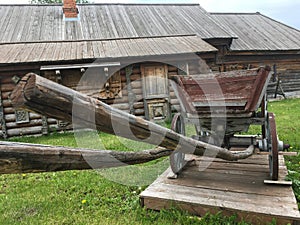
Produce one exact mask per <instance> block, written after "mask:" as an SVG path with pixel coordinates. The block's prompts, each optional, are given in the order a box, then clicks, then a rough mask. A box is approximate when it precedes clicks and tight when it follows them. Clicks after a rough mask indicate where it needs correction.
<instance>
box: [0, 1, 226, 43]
mask: <svg viewBox="0 0 300 225" xmlns="http://www.w3.org/2000/svg"><path fill="white" fill-rule="evenodd" d="M78 8H79V17H80V20H79V21H64V19H63V12H62V5H61V4H60V5H33V4H30V5H0V16H1V18H2V19H1V20H0V30H1V32H0V42H1V43H11V42H37V41H65V40H95V39H118V38H133V37H134V38H137V37H154V36H173V35H187V34H188V35H190V34H196V35H198V36H200V37H201V38H203V39H210V38H229V39H230V38H231V35H230V34H228V33H227V32H226V30H225V29H223V28H222V27H220V26H219V25H218V24H217V23H216V21H215V20H214V19H213V17H212V16H211V15H210V14H209V13H208V12H206V11H205V10H204V9H203V8H201V7H200V5H198V4H82V5H80V4H78Z"/></svg>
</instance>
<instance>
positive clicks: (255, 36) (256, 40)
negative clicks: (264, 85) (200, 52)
mask: <svg viewBox="0 0 300 225" xmlns="http://www.w3.org/2000/svg"><path fill="white" fill-rule="evenodd" d="M211 15H212V16H213V17H214V18H215V19H216V20H217V21H218V24H219V25H220V26H223V28H224V29H226V30H227V31H228V32H229V33H231V35H232V36H237V37H238V38H237V39H234V40H233V42H232V45H231V47H230V49H231V50H232V51H281V50H285V51H287V50H299V49H300V31H299V30H297V29H295V28H292V27H289V26H287V25H285V24H283V23H280V22H278V21H276V20H273V19H271V18H269V17H267V16H264V15H262V14H260V13H211Z"/></svg>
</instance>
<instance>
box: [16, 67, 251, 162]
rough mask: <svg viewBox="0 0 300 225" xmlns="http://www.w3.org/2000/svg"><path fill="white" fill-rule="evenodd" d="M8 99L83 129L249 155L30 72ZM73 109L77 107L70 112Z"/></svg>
mask: <svg viewBox="0 0 300 225" xmlns="http://www.w3.org/2000/svg"><path fill="white" fill-rule="evenodd" d="M10 99H11V101H12V104H13V106H14V107H15V108H26V109H30V110H33V111H35V112H38V113H40V114H43V115H45V116H48V117H53V118H56V119H59V120H65V121H68V122H72V121H73V124H74V121H80V124H81V126H82V125H84V126H85V127H86V128H92V129H93V128H96V129H97V130H98V131H102V132H106V133H109V134H114V135H118V136H121V137H125V138H128V139H132V140H138V141H143V142H147V143H149V144H154V145H158V146H160V147H164V148H167V149H170V150H175V149H177V150H178V151H181V152H184V153H190V154H196V155H204V154H205V152H206V151H208V152H209V154H208V155H209V156H211V157H219V158H222V159H226V160H238V159H243V158H247V157H249V156H250V155H252V154H253V152H249V151H246V154H233V153H232V152H230V151H229V150H227V149H224V148H220V147H218V146H214V145H210V144H207V143H204V142H201V141H196V140H194V139H191V138H188V137H185V136H183V135H180V134H178V133H176V132H174V131H172V130H170V129H167V128H165V127H162V126H159V125H157V124H155V123H152V122H150V121H147V120H144V119H141V118H139V117H136V116H134V115H130V114H128V113H126V112H124V111H120V110H116V109H114V108H113V107H111V106H109V105H107V104H105V103H103V102H101V101H99V100H97V99H94V98H91V97H88V96H86V95H84V94H81V93H79V92H77V91H75V90H72V89H70V88H67V87H65V86H62V85H60V84H57V83H55V82H52V81H50V80H47V79H45V78H43V77H40V76H38V75H36V74H33V73H30V74H27V75H25V76H24V77H23V78H22V80H21V81H20V82H19V83H18V85H17V86H16V87H15V89H14V91H13V92H12V94H11V96H10ZM73 109H78V110H75V111H76V113H74V110H73ZM205 155H206V154H205Z"/></svg>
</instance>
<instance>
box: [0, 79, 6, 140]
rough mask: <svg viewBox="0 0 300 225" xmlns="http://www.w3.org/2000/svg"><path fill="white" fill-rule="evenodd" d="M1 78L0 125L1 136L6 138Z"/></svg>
mask: <svg viewBox="0 0 300 225" xmlns="http://www.w3.org/2000/svg"><path fill="white" fill-rule="evenodd" d="M1 85H2V82H1V78H0V125H1V128H2V137H3V138H4V139H6V138H7V129H6V121H5V115H4V106H3V102H2V89H1Z"/></svg>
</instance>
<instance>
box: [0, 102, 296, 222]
mask: <svg viewBox="0 0 300 225" xmlns="http://www.w3.org/2000/svg"><path fill="white" fill-rule="evenodd" d="M269 111H272V112H275V113H276V116H277V117H276V122H277V128H278V133H279V137H280V139H281V140H283V141H284V142H288V143H289V144H290V145H291V150H292V151H300V141H299V137H300V113H299V111H300V99H289V100H284V101H280V102H271V103H270V104H269ZM255 131H256V130H255V128H252V132H255ZM100 137H101V140H102V143H103V144H104V146H105V148H106V149H120V150H136V149H147V148H150V147H151V146H150V145H147V144H141V143H137V142H132V141H128V140H125V139H119V138H116V137H114V136H111V135H107V134H100ZM11 140H12V141H22V142H31V143H43V144H51V145H64V146H74V147H76V146H77V143H76V139H75V138H74V135H73V134H72V133H62V134H53V135H49V136H42V137H24V138H18V139H11ZM92 147H95V148H97V147H98V145H97V144H95V145H93V146H92ZM164 161H165V160H158V161H156V162H152V163H148V164H146V165H143V166H138V168H139V169H141V170H143V169H144V168H145V170H146V171H147V167H149V168H153V167H157V165H160V167H159V168H157V169H158V170H157V171H156V172H155V173H154V176H153V177H150V178H149V180H151V179H155V176H157V175H158V174H159V170H162V171H163V170H164V169H165V167H166V166H167V163H165V162H164ZM286 163H287V166H288V170H289V175H288V179H291V180H292V181H293V188H294V191H295V194H296V197H297V200H298V202H300V181H299V180H300V179H299V178H300V157H299V156H297V157H286ZM148 170H149V169H148ZM119 172H120V171H119V170H117V173H119ZM105 173H107V174H108V173H109V174H110V176H114V175H115V174H116V171H110V170H109V171H105ZM127 173H128V172H125V174H127ZM156 173H157V174H156ZM111 174H112V175H111ZM108 178H109V179H108ZM110 178H111V177H107V176H105V174H104V172H103V171H102V172H99V171H94V170H90V171H65V172H56V173H38V174H14V175H0V224H1V225H2V224H3V225H6V224H74V225H75V224H76V225H77V224H97V225H98V224H110V225H112V224H130V225H131V224H212V225H215V224H228V225H229V224H246V223H243V222H241V223H236V222H234V219H235V218H234V216H233V217H230V218H228V217H223V216H222V215H220V214H217V215H206V216H205V217H203V218H198V217H195V216H191V215H189V214H188V213H186V212H182V211H179V210H176V209H172V210H165V211H161V212H155V211H151V210H145V209H143V208H141V207H140V204H139V193H140V192H141V191H142V190H144V189H145V188H146V186H147V185H145V184H142V183H141V185H138V186H130V185H122V184H120V183H117V182H114V181H112V180H114V179H110ZM118 179H119V178H118ZM131 179H132V177H126V175H125V177H123V180H124V182H125V181H126V180H127V181H128V180H131ZM274 224H275V222H274Z"/></svg>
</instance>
